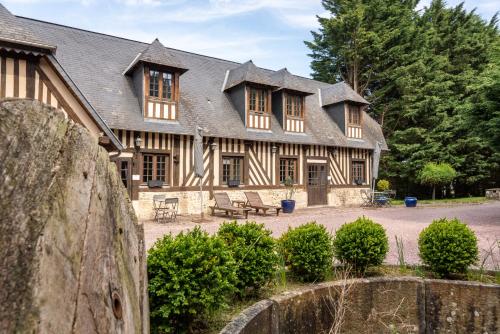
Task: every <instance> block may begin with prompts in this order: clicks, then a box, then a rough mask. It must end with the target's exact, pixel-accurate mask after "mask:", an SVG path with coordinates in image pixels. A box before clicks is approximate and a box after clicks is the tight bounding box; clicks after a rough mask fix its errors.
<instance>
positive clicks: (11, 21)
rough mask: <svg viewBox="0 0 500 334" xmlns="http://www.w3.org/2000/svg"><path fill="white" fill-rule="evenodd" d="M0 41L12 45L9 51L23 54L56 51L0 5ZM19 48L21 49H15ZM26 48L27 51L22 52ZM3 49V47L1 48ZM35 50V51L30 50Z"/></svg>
mask: <svg viewBox="0 0 500 334" xmlns="http://www.w3.org/2000/svg"><path fill="white" fill-rule="evenodd" d="M0 41H1V42H7V43H9V44H12V47H8V48H7V49H9V50H14V51H16V52H25V53H28V52H29V53H36V54H38V53H50V52H54V51H55V50H56V47H55V46H54V45H52V44H51V43H49V42H47V41H44V40H42V39H41V38H39V37H38V36H37V35H36V34H35V32H34V31H33V30H31V29H30V28H29V27H27V26H26V25H23V24H21V23H20V22H19V20H18V18H17V17H16V16H14V15H13V14H12V13H11V12H9V11H8V10H7V8H5V7H4V6H3V5H2V4H1V3H0ZM17 46H21V47H17ZM22 46H24V47H28V48H29V51H27V50H24V48H22ZM2 48H3V49H5V48H6V47H5V46H2ZM32 48H35V49H37V50H32Z"/></svg>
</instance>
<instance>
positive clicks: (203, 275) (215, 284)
mask: <svg viewBox="0 0 500 334" xmlns="http://www.w3.org/2000/svg"><path fill="white" fill-rule="evenodd" d="M148 278H149V287H148V289H149V305H150V311H151V312H150V317H151V318H150V319H151V332H152V333H173V332H175V333H179V332H184V331H186V330H187V329H188V328H189V327H190V325H191V324H192V323H193V321H194V320H196V319H197V318H200V317H202V316H204V315H206V314H207V313H209V312H210V311H213V310H216V309H217V308H219V307H221V306H223V305H225V301H226V296H227V295H228V293H231V292H232V291H234V284H235V283H236V264H235V261H234V259H233V257H232V255H231V251H230V250H229V249H228V248H227V246H226V245H225V243H224V241H223V240H222V239H220V238H219V237H216V236H209V235H208V234H207V233H206V232H203V231H201V229H200V228H199V227H197V228H195V229H194V230H192V231H190V232H187V233H181V234H179V235H177V236H176V237H173V236H171V235H166V236H165V237H163V238H162V239H160V240H159V241H157V242H156V243H155V244H154V246H153V247H152V248H151V249H150V250H149V256H148Z"/></svg>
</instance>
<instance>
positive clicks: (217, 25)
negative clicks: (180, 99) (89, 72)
mask: <svg viewBox="0 0 500 334" xmlns="http://www.w3.org/2000/svg"><path fill="white" fill-rule="evenodd" d="M0 1H1V2H2V3H3V4H4V5H5V6H6V7H7V9H9V10H10V11H11V12H13V13H14V14H16V15H20V16H26V17H31V18H35V19H39V20H44V21H50V22H55V23H60V24H64V25H69V26H73V27H78V28H82V29H87V30H92V31H97V32H102V33H107V34H112V35H116V36H121V37H126V38H130V39H134V40H139V41H143V42H152V41H153V40H154V39H155V38H156V37H158V38H159V39H160V41H161V42H162V43H163V44H164V45H165V46H168V47H173V48H177V49H182V50H186V51H192V52H196V53H201V54H205V55H209V56H213V57H219V58H224V59H229V60H234V61H239V62H244V61H247V60H248V59H252V60H253V61H254V63H255V64H256V65H258V66H261V67H265V68H270V69H275V70H277V69H280V68H282V67H287V68H288V70H289V71H290V72H292V73H294V74H298V75H303V76H309V74H310V68H309V62H310V58H309V57H308V56H307V53H308V51H309V50H308V49H307V47H306V46H305V45H304V43H303V41H304V40H310V39H311V34H310V31H311V30H316V29H317V28H318V23H317V19H316V15H321V16H324V15H326V13H325V10H324V9H323V8H322V6H321V1H320V0H207V1H201V0H110V1H106V0H10V1H3V0H0ZM429 2H430V0H424V1H421V3H420V5H419V8H423V7H424V6H425V5H428V4H429ZM460 2H461V1H458V0H449V1H448V3H449V4H450V5H456V4H458V3H460ZM465 6H466V8H468V9H473V8H477V13H479V14H480V15H481V16H482V17H483V18H484V19H485V20H489V19H490V18H491V17H492V16H493V14H494V13H495V12H496V11H499V10H500V1H499V0H465Z"/></svg>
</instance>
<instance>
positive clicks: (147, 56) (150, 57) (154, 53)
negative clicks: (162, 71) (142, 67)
mask: <svg viewBox="0 0 500 334" xmlns="http://www.w3.org/2000/svg"><path fill="white" fill-rule="evenodd" d="M139 62H146V63H152V64H158V65H163V66H168V67H172V68H176V69H180V70H181V72H185V71H187V68H186V67H185V66H184V65H183V64H182V61H180V60H179V59H178V58H177V57H176V56H175V54H173V53H172V52H170V51H169V50H168V49H167V48H166V47H165V46H163V44H161V43H160V41H159V40H158V38H156V39H155V40H154V41H153V42H152V43H151V44H149V45H148V46H147V47H146V48H145V49H144V50H143V51H142V52H141V53H139V54H138V56H137V57H136V58H135V59H134V60H133V62H132V63H131V64H130V65H129V66H128V68H127V70H126V73H130V71H131V70H132V69H133V68H134V67H135V65H137V64H138V63H139Z"/></svg>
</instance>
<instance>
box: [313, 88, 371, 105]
mask: <svg viewBox="0 0 500 334" xmlns="http://www.w3.org/2000/svg"><path fill="white" fill-rule="evenodd" d="M342 101H353V102H358V103H363V104H370V103H368V101H366V100H365V99H364V98H363V97H362V96H360V95H359V94H358V93H356V92H355V91H354V89H352V88H351V86H349V85H348V84H346V83H345V82H339V83H336V84H333V85H330V86H328V87H324V88H322V89H321V106H322V107H326V106H329V105H331V104H335V103H339V102H342Z"/></svg>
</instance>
